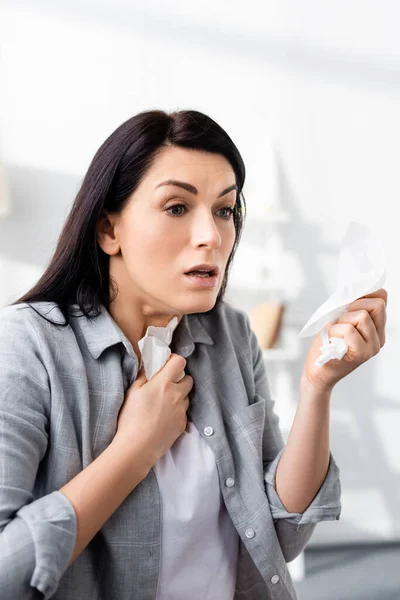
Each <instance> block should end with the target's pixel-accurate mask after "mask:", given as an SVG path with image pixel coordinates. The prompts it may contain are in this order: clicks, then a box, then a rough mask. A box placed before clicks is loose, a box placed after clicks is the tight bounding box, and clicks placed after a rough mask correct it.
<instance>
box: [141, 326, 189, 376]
mask: <svg viewBox="0 0 400 600" xmlns="http://www.w3.org/2000/svg"><path fill="white" fill-rule="evenodd" d="M177 325H178V317H173V318H172V319H171V321H170V322H169V323H168V325H167V326H166V327H154V325H150V326H149V327H148V328H147V331H146V334H145V336H144V337H142V338H141V339H140V340H139V341H138V346H139V350H140V353H141V355H142V362H143V367H144V372H145V375H146V379H147V381H150V379H151V378H152V377H154V375H155V374H156V373H158V371H159V370H160V369H162V367H163V366H164V365H165V363H166V362H167V360H168V358H169V357H170V356H171V348H170V347H169V345H170V343H171V341H172V336H173V333H174V330H175V328H176V326H177ZM184 376H185V372H184V371H183V372H182V375H181V377H180V378H179V381H180V380H181V379H182V377H184Z"/></svg>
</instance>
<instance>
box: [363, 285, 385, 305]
mask: <svg viewBox="0 0 400 600" xmlns="http://www.w3.org/2000/svg"><path fill="white" fill-rule="evenodd" d="M362 298H382V300H384V301H385V304H386V305H387V301H388V293H387V290H385V288H380V289H379V290H377V291H376V292H372V294H365V296H362Z"/></svg>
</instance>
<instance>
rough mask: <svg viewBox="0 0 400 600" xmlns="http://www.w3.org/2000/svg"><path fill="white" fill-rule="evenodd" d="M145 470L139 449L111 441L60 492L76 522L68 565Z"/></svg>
mask: <svg viewBox="0 0 400 600" xmlns="http://www.w3.org/2000/svg"><path fill="white" fill-rule="evenodd" d="M149 470H150V465H147V464H146V461H145V458H144V454H143V452H142V450H141V449H140V448H137V449H135V448H133V447H132V444H131V445H130V446H129V447H128V445H127V444H124V443H123V442H122V441H119V440H116V439H115V440H114V441H113V442H112V443H111V444H110V445H109V446H108V447H107V448H106V449H105V450H104V452H102V454H100V456H99V457H98V458H96V460H94V461H93V462H92V463H91V464H90V465H89V466H88V467H86V469H83V471H81V472H80V473H79V474H78V475H77V476H76V477H74V478H73V479H72V480H71V481H69V482H68V483H67V484H66V485H64V486H63V487H62V488H61V489H60V492H62V493H63V494H64V495H65V496H66V497H67V498H68V500H69V501H70V502H71V504H72V505H73V507H74V510H75V514H76V519H77V532H76V542H75V549H74V553H73V555H72V558H71V560H70V563H69V565H70V564H71V563H72V562H73V561H74V560H75V558H76V557H77V556H78V555H79V554H80V553H81V552H82V550H83V549H84V548H86V546H87V545H88V544H89V542H90V540H91V539H92V538H93V537H94V535H95V534H96V533H97V532H98V531H99V530H100V529H101V527H102V526H103V525H104V523H105V522H106V521H107V520H108V519H109V518H110V517H111V515H112V514H113V513H114V512H115V510H116V509H117V508H118V506H119V505H120V504H121V502H123V501H124V500H125V498H126V497H127V496H128V495H129V494H130V493H131V492H132V491H133V490H134V488H135V487H136V486H137V485H138V484H139V483H140V482H141V481H142V480H143V479H144V478H145V477H146V475H147V473H148V472H149ZM69 565H68V566H69Z"/></svg>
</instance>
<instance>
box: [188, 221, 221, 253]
mask: <svg viewBox="0 0 400 600" xmlns="http://www.w3.org/2000/svg"><path fill="white" fill-rule="evenodd" d="M192 240H193V245H194V246H204V245H206V246H210V247H211V248H218V247H219V246H220V245H221V241H222V240H221V234H220V232H219V230H218V227H217V224H216V222H215V219H214V216H213V215H202V216H201V217H198V218H197V219H195V221H194V223H193V229H192Z"/></svg>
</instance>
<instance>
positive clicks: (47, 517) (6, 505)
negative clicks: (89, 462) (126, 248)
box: [0, 310, 76, 600]
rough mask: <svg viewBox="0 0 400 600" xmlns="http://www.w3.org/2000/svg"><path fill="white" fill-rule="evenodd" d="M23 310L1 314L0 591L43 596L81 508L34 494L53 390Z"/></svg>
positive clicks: (54, 579) (67, 553)
mask: <svg viewBox="0 0 400 600" xmlns="http://www.w3.org/2000/svg"><path fill="white" fill-rule="evenodd" d="M23 312H24V313H25V314H24V315H23V316H22V315H21V314H20V311H13V312H12V313H11V312H10V313H8V311H2V315H1V318H0V592H1V594H0V596H1V598H2V600H15V599H16V598H18V599H19V600H28V599H34V598H37V597H38V591H39V592H41V593H42V594H43V596H44V598H45V599H47V598H50V597H51V596H52V595H53V594H54V592H55V590H56V589H57V586H58V582H59V580H60V578H61V576H62V574H63V573H64V571H65V570H66V568H67V567H68V564H69V561H70V559H71V557H72V555H73V550H74V546H75V538H76V515H75V511H74V509H73V506H72V504H71V503H70V502H69V500H68V499H67V498H66V497H65V496H64V495H63V494H62V493H61V492H59V491H54V492H52V493H51V494H48V495H46V496H43V497H41V498H38V499H35V500H34V496H33V489H34V486H35V483H37V478H38V477H40V475H39V465H40V462H41V460H42V459H43V457H44V455H45V452H46V449H47V443H48V425H49V414H50V402H51V398H50V389H49V382H48V376H47V371H46V368H45V366H44V364H43V360H42V355H41V347H40V339H39V337H38V335H37V333H36V331H35V329H34V326H33V323H31V322H30V320H29V318H28V317H27V315H26V312H27V311H26V310H24V311H23Z"/></svg>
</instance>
